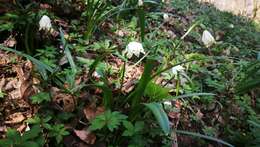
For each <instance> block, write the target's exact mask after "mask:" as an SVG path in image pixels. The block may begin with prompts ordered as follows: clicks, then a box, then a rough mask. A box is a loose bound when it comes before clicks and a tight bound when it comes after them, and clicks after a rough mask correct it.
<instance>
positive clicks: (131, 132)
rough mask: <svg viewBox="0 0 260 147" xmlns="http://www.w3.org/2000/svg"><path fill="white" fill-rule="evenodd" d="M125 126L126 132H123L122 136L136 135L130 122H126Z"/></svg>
mask: <svg viewBox="0 0 260 147" xmlns="http://www.w3.org/2000/svg"><path fill="white" fill-rule="evenodd" d="M123 125H124V127H125V128H126V130H125V131H124V132H123V134H122V136H133V135H134V133H135V128H134V125H133V124H132V123H131V122H129V121H124V122H123Z"/></svg>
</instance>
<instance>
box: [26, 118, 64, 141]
mask: <svg viewBox="0 0 260 147" xmlns="http://www.w3.org/2000/svg"><path fill="white" fill-rule="evenodd" d="M51 120H52V117H51V116H47V117H44V118H40V117H39V116H35V117H34V118H30V119H28V120H27V121H26V122H27V123H29V124H33V125H39V126H41V127H42V128H43V129H44V130H47V134H48V137H49V139H52V138H54V139H55V141H56V143H57V144H60V143H61V141H62V139H63V137H64V136H67V135H69V132H68V131H67V130H66V128H65V127H64V125H63V124H54V125H53V124H51Z"/></svg>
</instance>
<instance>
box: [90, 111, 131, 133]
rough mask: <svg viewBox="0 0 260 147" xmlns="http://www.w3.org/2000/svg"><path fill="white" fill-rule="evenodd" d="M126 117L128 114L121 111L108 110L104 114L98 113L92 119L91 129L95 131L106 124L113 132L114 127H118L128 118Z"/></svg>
mask: <svg viewBox="0 0 260 147" xmlns="http://www.w3.org/2000/svg"><path fill="white" fill-rule="evenodd" d="M126 118H127V116H126V115H124V114H121V113H120V112H117V111H114V112H111V111H110V110H108V111H106V112H105V113H104V114H101V115H98V116H97V117H96V118H95V119H94V120H92V121H91V125H90V127H89V129H90V130H92V131H95V130H99V129H102V128H104V127H105V126H106V127H107V128H108V129H109V130H110V131H111V132H113V131H114V129H117V128H118V127H119V125H120V124H121V123H122V122H123V121H124V120H126Z"/></svg>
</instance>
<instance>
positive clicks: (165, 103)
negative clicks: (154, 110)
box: [163, 101, 172, 106]
mask: <svg viewBox="0 0 260 147" xmlns="http://www.w3.org/2000/svg"><path fill="white" fill-rule="evenodd" d="M163 104H164V105H166V106H172V102H171V101H165V102H163Z"/></svg>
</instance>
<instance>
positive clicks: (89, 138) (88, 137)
mask: <svg viewBox="0 0 260 147" xmlns="http://www.w3.org/2000/svg"><path fill="white" fill-rule="evenodd" d="M74 133H75V134H76V135H77V136H78V137H79V138H80V139H81V140H82V141H84V142H85V143H87V144H94V143H95V141H96V135H95V134H93V133H91V132H90V131H87V130H74Z"/></svg>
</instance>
